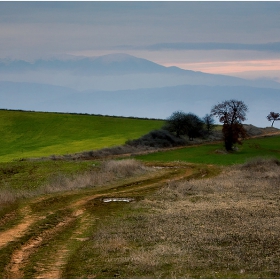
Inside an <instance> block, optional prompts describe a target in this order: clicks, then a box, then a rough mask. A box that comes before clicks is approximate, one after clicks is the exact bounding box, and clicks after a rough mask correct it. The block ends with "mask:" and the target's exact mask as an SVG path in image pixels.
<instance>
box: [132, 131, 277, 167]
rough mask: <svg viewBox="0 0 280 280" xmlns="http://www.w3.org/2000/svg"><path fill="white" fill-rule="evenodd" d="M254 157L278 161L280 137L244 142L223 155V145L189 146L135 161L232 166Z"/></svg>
mask: <svg viewBox="0 0 280 280" xmlns="http://www.w3.org/2000/svg"><path fill="white" fill-rule="evenodd" d="M254 157H276V158H278V159H280V136H273V137H264V138H255V139H249V140H245V141H244V143H243V145H242V146H238V151H237V152H234V153H223V144H222V143H221V144H205V145H200V146H189V147H186V148H182V149H176V150H170V151H165V152H157V153H153V154H147V155H141V156H137V157H136V159H140V160H144V161H160V162H170V161H185V162H191V163H205V164H218V165H232V164H239V163H244V162H245V161H247V160H249V159H251V158H254Z"/></svg>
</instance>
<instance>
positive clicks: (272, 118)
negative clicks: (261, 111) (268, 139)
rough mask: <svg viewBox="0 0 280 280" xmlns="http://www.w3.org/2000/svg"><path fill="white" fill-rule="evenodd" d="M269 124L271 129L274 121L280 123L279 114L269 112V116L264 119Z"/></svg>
mask: <svg viewBox="0 0 280 280" xmlns="http://www.w3.org/2000/svg"><path fill="white" fill-rule="evenodd" d="M266 118H267V119H268V120H269V121H270V122H272V123H271V127H273V124H274V122H275V121H280V114H279V113H275V112H270V113H269V115H268V116H267V117H266Z"/></svg>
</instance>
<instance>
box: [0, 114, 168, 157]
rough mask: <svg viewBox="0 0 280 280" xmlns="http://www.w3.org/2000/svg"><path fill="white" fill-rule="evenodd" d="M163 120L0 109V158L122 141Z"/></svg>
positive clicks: (139, 134)
mask: <svg viewBox="0 0 280 280" xmlns="http://www.w3.org/2000/svg"><path fill="white" fill-rule="evenodd" d="M163 123H164V121H161V120H149V119H135V118H120V117H109V116H96V115H79V114H66V113H43V112H25V111H10V110H0V133H1V148H0V162H6V161H11V160H14V159H19V158H28V157H42V156H50V155H52V154H55V155H62V154H68V153H75V152H81V151H86V150H96V149H101V148H104V147H112V146H116V145H122V144H124V143H125V141H126V140H128V139H135V138H138V137H140V136H142V135H144V134H146V133H148V132H149V131H151V130H153V129H158V128H160V127H161V126H162V125H163Z"/></svg>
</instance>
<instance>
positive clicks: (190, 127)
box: [185, 113, 203, 140]
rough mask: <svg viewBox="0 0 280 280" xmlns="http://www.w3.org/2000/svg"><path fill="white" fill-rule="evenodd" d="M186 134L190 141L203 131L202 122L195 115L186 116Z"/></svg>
mask: <svg viewBox="0 0 280 280" xmlns="http://www.w3.org/2000/svg"><path fill="white" fill-rule="evenodd" d="M185 125H186V134H187V135H188V136H189V139H190V140H193V139H194V138H195V137H198V136H200V135H201V132H202V130H203V121H202V120H201V119H200V118H199V117H198V116H196V115H195V114H191V113H189V114H187V115H186V124H185Z"/></svg>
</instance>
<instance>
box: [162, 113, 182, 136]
mask: <svg viewBox="0 0 280 280" xmlns="http://www.w3.org/2000/svg"><path fill="white" fill-rule="evenodd" d="M163 129H166V130H168V131H170V132H174V133H175V134H176V137H180V136H181V135H184V134H186V114H185V113H183V112H181V111H176V112H174V113H173V114H172V115H171V116H170V117H169V118H168V119H167V120H166V124H165V126H164V127H163Z"/></svg>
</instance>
